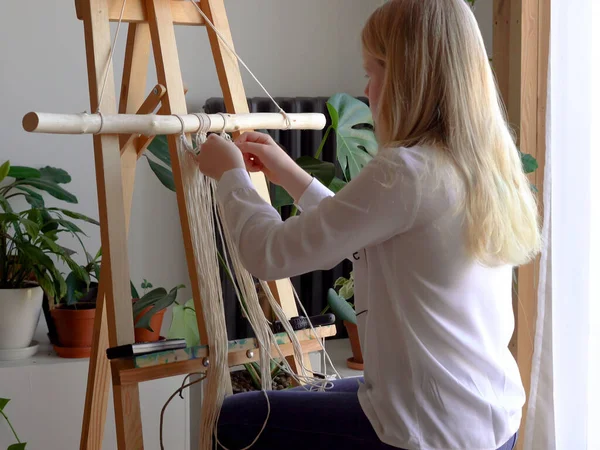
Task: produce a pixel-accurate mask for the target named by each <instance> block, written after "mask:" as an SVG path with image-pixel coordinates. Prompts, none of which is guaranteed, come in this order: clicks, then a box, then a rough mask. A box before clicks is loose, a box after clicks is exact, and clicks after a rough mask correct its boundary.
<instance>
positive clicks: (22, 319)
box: [0, 161, 98, 357]
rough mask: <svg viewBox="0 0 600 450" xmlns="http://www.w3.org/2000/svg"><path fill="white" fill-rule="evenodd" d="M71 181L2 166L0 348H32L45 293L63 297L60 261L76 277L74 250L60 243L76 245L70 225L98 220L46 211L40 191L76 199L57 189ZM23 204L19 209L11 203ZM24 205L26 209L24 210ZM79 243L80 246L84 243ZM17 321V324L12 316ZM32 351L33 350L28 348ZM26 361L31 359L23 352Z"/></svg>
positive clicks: (52, 171)
mask: <svg viewBox="0 0 600 450" xmlns="http://www.w3.org/2000/svg"><path fill="white" fill-rule="evenodd" d="M70 181H71V177H70V176H69V174H68V173H67V172H65V171H64V170H62V169H57V168H54V167H43V168H40V169H35V168H32V167H23V166H11V164H10V162H9V161H6V162H4V163H3V164H2V165H0V183H2V186H0V211H1V212H0V348H2V349H12V350H17V349H22V350H25V349H30V348H34V347H35V346H34V345H32V338H33V334H34V332H35V329H36V327H37V323H38V321H39V317H40V312H41V309H42V303H43V299H44V295H46V296H47V297H48V298H51V299H54V298H61V297H63V296H65V295H66V294H67V283H66V281H65V279H64V277H63V275H62V273H61V272H60V270H59V268H58V267H57V265H58V263H61V264H64V265H66V266H68V267H69V268H70V269H71V270H73V271H76V272H78V274H79V275H80V276H82V277H84V278H85V274H83V273H80V272H81V271H80V267H79V265H78V264H77V263H76V262H75V260H74V259H73V258H72V256H73V255H74V253H75V252H74V251H72V250H70V249H68V248H66V247H64V246H62V245H60V244H59V243H58V240H59V237H60V236H62V235H70V236H73V237H75V238H76V239H77V240H78V241H79V242H80V243H81V242H82V241H81V236H82V235H85V234H84V232H83V231H82V230H81V229H80V228H79V226H77V225H76V224H75V223H74V222H73V221H71V220H69V219H75V220H80V221H84V222H88V223H92V224H96V225H97V224H98V222H97V221H95V220H93V219H91V218H89V217H86V216H84V215H83V214H79V213H76V212H73V211H71V210H67V209H63V208H58V207H48V206H46V204H45V201H44V198H43V197H42V193H46V194H49V195H51V196H52V197H54V198H55V199H57V200H61V201H64V202H66V203H71V204H74V203H77V198H76V197H75V196H74V195H73V194H71V193H70V192H68V191H66V190H65V189H64V188H63V187H62V186H61V185H64V184H66V183H69V182H70ZM19 200H21V201H22V200H24V201H23V202H22V204H23V208H20V209H18V208H17V207H16V206H15V202H17V203H18V202H19ZM25 205H27V206H25ZM82 245H83V244H82ZM15 317H18V320H15V319H14V318H15ZM32 351H34V350H32ZM23 356H24V357H26V356H30V355H25V353H24V354H23Z"/></svg>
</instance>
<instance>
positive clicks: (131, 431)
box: [113, 383, 144, 450]
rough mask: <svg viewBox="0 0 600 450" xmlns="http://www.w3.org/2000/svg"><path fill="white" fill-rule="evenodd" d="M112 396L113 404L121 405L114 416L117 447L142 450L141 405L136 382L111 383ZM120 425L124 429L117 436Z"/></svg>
mask: <svg viewBox="0 0 600 450" xmlns="http://www.w3.org/2000/svg"><path fill="white" fill-rule="evenodd" d="M113 396H114V398H115V404H118V405H121V406H120V409H121V411H119V412H118V413H117V416H116V422H117V442H118V445H119V449H127V450H142V449H143V448H144V438H143V433H142V420H141V419H140V417H141V410H140V408H141V407H140V394H139V389H138V384H137V383H132V384H128V385H126V386H122V385H119V384H116V383H113ZM121 422H122V425H121ZM121 427H123V428H124V429H125V433H124V435H123V436H119V430H120V428H121Z"/></svg>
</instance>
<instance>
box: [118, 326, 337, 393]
mask: <svg viewBox="0 0 600 450" xmlns="http://www.w3.org/2000/svg"><path fill="white" fill-rule="evenodd" d="M315 331H316V332H317V336H315V334H314V333H313V332H312V331H311V330H302V331H298V332H296V336H297V337H298V340H299V341H300V345H301V346H302V352H303V353H311V352H318V351H319V350H321V343H320V342H319V340H320V339H323V338H326V337H329V336H334V335H335V334H336V328H335V325H330V326H325V327H318V328H315ZM275 339H276V342H277V344H278V346H279V350H280V351H281V353H282V354H283V356H284V357H288V356H290V355H293V354H294V348H293V346H292V344H291V341H290V338H289V336H288V335H287V334H286V333H279V334H277V335H276V336H275ZM258 348H259V346H258V342H257V341H256V339H254V338H252V339H238V340H234V341H230V342H229V349H228V351H229V353H228V358H229V366H230V367H233V366H239V365H242V364H246V363H250V362H253V361H258V360H259V353H258V351H254V350H258ZM249 351H250V352H252V353H248V352H249ZM271 353H272V354H273V355H278V352H277V348H276V347H275V345H272V346H271ZM207 356H209V349H208V347H207V346H206V345H198V346H194V347H188V348H185V349H178V350H167V351H163V352H157V353H151V354H148V355H141V356H137V357H134V358H131V359H129V360H127V361H115V362H114V363H113V373H114V377H116V382H117V383H119V384H122V385H126V384H132V383H141V382H144V381H150V380H157V379H160V378H165V377H174V376H177V375H184V374H188V373H196V372H204V371H206V367H205V366H204V365H203V360H204V358H205V357H207Z"/></svg>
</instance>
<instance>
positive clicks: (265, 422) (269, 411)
mask: <svg viewBox="0 0 600 450" xmlns="http://www.w3.org/2000/svg"><path fill="white" fill-rule="evenodd" d="M262 392H263V394H265V399H266V400H267V418H266V419H265V421H264V422H263V425H262V427H261V429H260V431H259V432H258V434H257V435H256V437H255V438H254V440H253V441H252V442H251V443H250V444H248V445H247V446H246V447H244V448H242V449H240V450H248V449H249V448H250V447H252V446H253V445H254V444H256V441H258V439H259V438H260V436H261V435H262V433H263V431H265V428H266V427H267V422H268V421H269V418H270V417H271V401H270V400H269V395H268V394H267V392H266V391H262ZM215 441H217V443H218V444H219V445H220V446H221V447H223V450H229V449H228V448H227V447H225V446H224V445H223V444H221V442H220V441H219V438H218V436H217V431H216V430H215Z"/></svg>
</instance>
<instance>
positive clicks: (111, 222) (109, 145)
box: [82, 0, 143, 449]
mask: <svg viewBox="0 0 600 450" xmlns="http://www.w3.org/2000/svg"><path fill="white" fill-rule="evenodd" d="M108 11H109V9H108V4H107V0H88V1H87V2H85V3H84V7H83V11H82V13H83V21H84V31H85V47H86V56H87V67H88V79H89V92H90V107H91V109H92V111H95V110H96V109H98V108H99V109H100V111H101V112H104V113H106V114H115V113H116V112H117V108H116V98H115V86H114V75H113V70H112V63H111V62H109V61H108V55H109V54H110V48H111V36H110V27H109V20H108ZM107 64H108V66H107ZM107 67H108V69H107ZM94 159H95V165H96V181H97V192H98V210H99V218H100V233H101V242H102V253H103V256H102V277H103V278H102V286H103V292H104V296H105V305H104V306H105V309H106V317H107V323H108V340H109V345H111V346H117V345H123V344H130V343H132V342H133V341H134V335H133V311H132V308H131V292H130V288H129V280H130V277H129V259H128V255H127V227H126V220H125V207H124V200H123V198H124V195H123V194H124V193H123V182H122V180H123V179H122V173H121V152H120V146H119V138H118V137H117V136H112V135H95V136H94ZM97 356H99V355H97ZM113 391H116V392H114V407H115V421H116V428H117V442H118V447H119V449H134V448H136V449H137V448H143V443H142V440H143V438H142V431H141V414H140V413H139V406H138V407H137V408H130V405H131V404H138V405H139V391H138V387H137V385H132V386H131V387H130V388H128V392H127V393H126V394H127V395H122V394H123V393H122V392H121V391H120V389H116V390H115V389H114V388H113ZM125 414H127V417H125Z"/></svg>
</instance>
